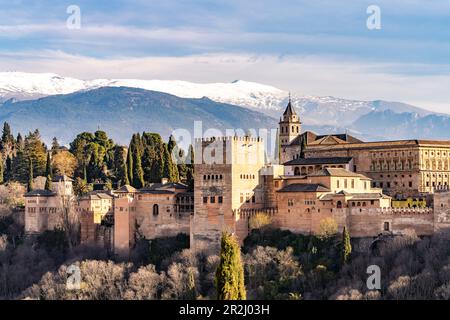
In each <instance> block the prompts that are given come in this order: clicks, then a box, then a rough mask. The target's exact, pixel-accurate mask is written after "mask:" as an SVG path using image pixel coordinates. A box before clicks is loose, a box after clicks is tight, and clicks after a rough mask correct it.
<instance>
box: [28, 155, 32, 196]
mask: <svg viewBox="0 0 450 320" xmlns="http://www.w3.org/2000/svg"><path fill="white" fill-rule="evenodd" d="M28 163H29V164H28V183H27V191H28V192H30V191H31V190H33V159H32V158H29V159H28Z"/></svg>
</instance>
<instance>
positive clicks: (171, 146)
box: [167, 135, 177, 154]
mask: <svg viewBox="0 0 450 320" xmlns="http://www.w3.org/2000/svg"><path fill="white" fill-rule="evenodd" d="M176 146H177V142H176V141H175V138H174V137H173V135H170V137H169V142H168V143H167V149H168V150H169V153H170V154H172V151H173V149H174V148H175V147H176Z"/></svg>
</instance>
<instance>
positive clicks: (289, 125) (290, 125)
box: [278, 94, 302, 146]
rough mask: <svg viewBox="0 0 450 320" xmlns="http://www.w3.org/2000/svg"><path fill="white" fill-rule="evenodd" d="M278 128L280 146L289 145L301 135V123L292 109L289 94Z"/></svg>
mask: <svg viewBox="0 0 450 320" xmlns="http://www.w3.org/2000/svg"><path fill="white" fill-rule="evenodd" d="M278 124H279V126H280V131H279V135H280V145H281V146H286V145H289V144H290V143H291V142H292V140H294V139H295V138H296V137H297V136H298V135H299V134H300V133H301V124H302V123H301V122H300V119H299V117H298V116H297V113H296V112H295V110H294V108H293V107H292V102H291V95H290V94H289V103H288V105H287V107H286V110H285V111H284V113H283V117H282V118H280V122H279V123H278Z"/></svg>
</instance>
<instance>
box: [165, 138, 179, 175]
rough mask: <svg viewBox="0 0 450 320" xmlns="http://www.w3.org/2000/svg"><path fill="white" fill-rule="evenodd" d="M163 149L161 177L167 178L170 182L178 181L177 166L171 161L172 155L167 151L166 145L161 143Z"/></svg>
mask: <svg viewBox="0 0 450 320" xmlns="http://www.w3.org/2000/svg"><path fill="white" fill-rule="evenodd" d="M163 150H164V157H163V163H164V171H163V172H164V173H163V177H161V178H168V179H169V181H170V182H178V181H179V180H180V179H179V178H180V177H179V175H178V168H177V166H176V165H175V164H174V163H173V161H172V155H171V154H170V153H169V150H168V147H167V145H166V144H165V143H164V144H163Z"/></svg>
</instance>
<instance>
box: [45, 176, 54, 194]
mask: <svg viewBox="0 0 450 320" xmlns="http://www.w3.org/2000/svg"><path fill="white" fill-rule="evenodd" d="M45 190H49V191H51V190H52V177H51V176H50V175H48V176H47V180H45Z"/></svg>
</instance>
